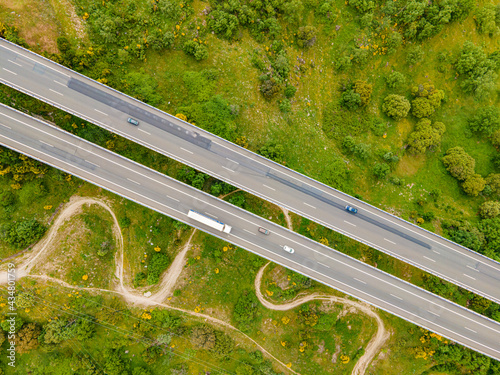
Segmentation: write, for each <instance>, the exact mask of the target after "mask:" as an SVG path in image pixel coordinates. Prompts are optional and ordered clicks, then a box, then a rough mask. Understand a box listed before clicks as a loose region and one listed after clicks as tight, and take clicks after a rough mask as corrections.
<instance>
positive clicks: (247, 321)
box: [233, 290, 259, 331]
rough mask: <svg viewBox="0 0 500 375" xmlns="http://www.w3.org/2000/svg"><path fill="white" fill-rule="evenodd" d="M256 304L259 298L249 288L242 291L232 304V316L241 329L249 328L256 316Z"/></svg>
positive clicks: (257, 304)
mask: <svg viewBox="0 0 500 375" xmlns="http://www.w3.org/2000/svg"><path fill="white" fill-rule="evenodd" d="M258 306H259V300H258V299H257V297H256V296H255V293H254V292H253V291H251V290H246V291H244V292H243V294H242V295H241V296H240V297H239V298H238V301H237V302H236V305H235V306H234V310H233V318H234V320H235V321H236V322H237V323H238V325H239V327H241V329H242V330H244V331H247V330H249V329H250V328H251V326H252V325H253V322H254V321H255V318H256V317H257V311H258Z"/></svg>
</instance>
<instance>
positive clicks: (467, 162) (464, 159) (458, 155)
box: [442, 147, 476, 181]
mask: <svg viewBox="0 0 500 375" xmlns="http://www.w3.org/2000/svg"><path fill="white" fill-rule="evenodd" d="M442 160H443V164H444V166H445V167H446V169H447V170H448V172H450V174H451V175H452V176H453V177H455V178H456V179H457V180H459V181H464V180H465V179H466V178H467V177H469V176H470V175H472V174H474V169H475V167H476V161H475V160H474V158H473V157H472V156H470V155H469V154H467V153H466V152H465V150H464V149H463V148H462V147H453V148H450V149H449V150H448V151H446V155H445V156H444V157H443V159H442Z"/></svg>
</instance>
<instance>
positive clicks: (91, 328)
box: [68, 316, 95, 341]
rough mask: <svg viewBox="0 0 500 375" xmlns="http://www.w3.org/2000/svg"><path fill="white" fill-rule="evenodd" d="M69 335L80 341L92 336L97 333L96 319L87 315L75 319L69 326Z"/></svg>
mask: <svg viewBox="0 0 500 375" xmlns="http://www.w3.org/2000/svg"><path fill="white" fill-rule="evenodd" d="M68 329H69V335H70V336H71V337H76V338H77V339H78V340H80V341H85V340H88V339H90V338H92V337H93V336H94V334H95V319H94V317H93V316H85V317H81V318H78V319H76V320H73V321H72V322H70V325H69V327H68Z"/></svg>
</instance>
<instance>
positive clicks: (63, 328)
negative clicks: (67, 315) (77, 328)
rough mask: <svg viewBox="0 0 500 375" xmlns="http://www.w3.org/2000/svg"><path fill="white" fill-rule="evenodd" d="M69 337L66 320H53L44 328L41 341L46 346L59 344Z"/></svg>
mask: <svg viewBox="0 0 500 375" xmlns="http://www.w3.org/2000/svg"><path fill="white" fill-rule="evenodd" d="M70 337H71V335H70V331H69V330H68V321H67V320H66V319H62V318H61V319H53V320H51V321H50V322H48V323H47V324H46V325H45V327H44V334H43V340H44V342H45V343H46V344H60V343H61V342H62V341H64V340H66V339H68V338H70Z"/></svg>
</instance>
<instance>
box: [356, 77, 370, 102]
mask: <svg viewBox="0 0 500 375" xmlns="http://www.w3.org/2000/svg"><path fill="white" fill-rule="evenodd" d="M372 91H373V86H372V85H370V84H369V83H367V82H364V81H360V80H358V81H356V82H354V92H355V93H356V94H359V96H360V97H361V105H363V106H365V105H367V104H368V103H369V102H370V97H371V95H372Z"/></svg>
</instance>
